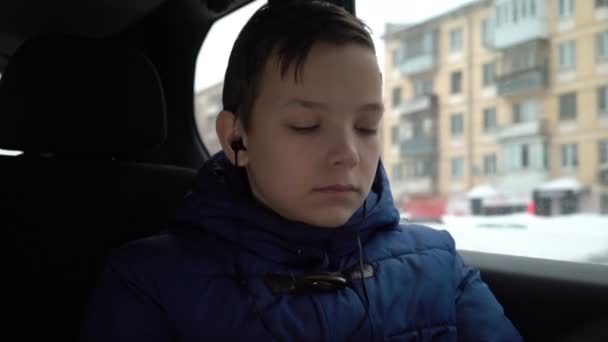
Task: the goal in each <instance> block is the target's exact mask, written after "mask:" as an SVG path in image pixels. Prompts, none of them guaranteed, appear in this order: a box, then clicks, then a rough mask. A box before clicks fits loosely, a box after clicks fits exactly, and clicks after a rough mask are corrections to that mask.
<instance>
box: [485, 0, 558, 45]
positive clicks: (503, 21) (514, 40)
mask: <svg viewBox="0 0 608 342" xmlns="http://www.w3.org/2000/svg"><path fill="white" fill-rule="evenodd" d="M510 3H511V0H497V1H496V4H495V7H496V8H497V9H498V10H497V13H500V15H499V18H498V20H497V21H498V24H497V25H496V27H495V29H494V47H495V48H497V49H505V48H508V47H511V46H514V45H517V44H521V43H523V42H526V41H530V40H534V39H546V38H548V37H549V29H548V27H549V25H548V19H547V8H546V1H536V2H535V5H536V7H535V9H534V15H531V14H530V13H528V15H527V16H525V17H523V18H522V17H517V18H516V19H515V20H514V18H513V15H512V12H511V11H508V13H509V14H508V15H504V14H505V13H507V12H506V11H505V6H510Z"/></svg>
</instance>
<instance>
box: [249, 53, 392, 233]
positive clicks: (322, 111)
mask: <svg viewBox="0 0 608 342" xmlns="http://www.w3.org/2000/svg"><path fill="white" fill-rule="evenodd" d="M301 76H302V78H301V79H299V80H298V81H297V82H296V81H295V79H294V71H293V66H292V68H291V69H290V70H289V71H288V72H287V74H286V76H285V77H284V78H281V73H280V69H279V65H278V62H277V60H276V58H271V59H270V60H269V62H268V63H267V65H266V67H265V69H264V71H263V74H262V77H261V79H260V83H259V84H260V87H259V92H258V96H257V98H256V101H255V105H254V108H253V112H252V118H251V121H250V122H251V125H250V128H249V131H248V132H246V133H244V132H243V131H242V130H241V132H243V133H242V134H243V141H244V145H245V146H246V147H247V151H241V152H239V164H240V165H241V166H243V165H244V166H246V168H247V173H248V177H249V181H250V184H251V189H252V192H253V194H254V195H255V196H256V198H257V199H258V200H259V201H261V202H262V203H264V204H265V205H267V206H268V207H270V208H271V209H273V210H274V211H275V212H277V213H278V214H279V215H281V216H283V217H284V218H287V219H289V220H293V221H299V222H304V223H307V224H311V225H316V226H321V227H328V228H330V227H339V226H341V225H343V224H344V223H346V221H347V220H348V219H349V218H350V217H351V216H352V214H353V213H354V212H355V211H356V210H357V208H359V207H360V206H361V205H362V203H363V200H364V199H365V197H366V196H367V194H368V192H369V191H370V188H371V184H372V181H373V178H374V175H375V172H376V168H377V165H378V160H379V158H380V139H379V135H378V134H379V133H378V132H379V124H380V119H381V117H382V114H383V106H382V80H381V74H380V70H379V68H378V64H377V61H376V57H375V55H374V54H373V52H372V51H371V50H369V49H368V48H365V47H362V46H359V45H355V44H348V45H344V46H337V45H331V44H326V43H316V44H315V45H314V46H313V48H312V49H311V51H310V54H309V55H308V57H307V59H306V61H305V63H304V65H303V67H302V74H301ZM241 158H242V159H241ZM241 160H242V161H243V162H241Z"/></svg>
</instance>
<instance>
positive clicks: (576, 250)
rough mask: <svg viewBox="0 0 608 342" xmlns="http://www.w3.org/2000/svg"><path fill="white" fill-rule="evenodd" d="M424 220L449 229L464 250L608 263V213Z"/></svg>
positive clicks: (445, 217) (432, 224) (431, 224)
mask: <svg viewBox="0 0 608 342" xmlns="http://www.w3.org/2000/svg"><path fill="white" fill-rule="evenodd" d="M421 224H424V225H427V226H429V227H432V228H435V229H445V230H447V231H449V232H450V234H452V236H453V237H454V239H455V240H456V247H457V248H458V249H461V250H472V251H480V252H488V253H498V254H509V255H518V256H527V257H534V258H544V259H554V260H563V261H575V262H592V263H600V264H605V265H608V216H606V215H604V216H601V215H593V214H576V215H569V216H561V217H539V216H532V215H529V214H514V215H505V216H444V217H443V224H438V223H421Z"/></svg>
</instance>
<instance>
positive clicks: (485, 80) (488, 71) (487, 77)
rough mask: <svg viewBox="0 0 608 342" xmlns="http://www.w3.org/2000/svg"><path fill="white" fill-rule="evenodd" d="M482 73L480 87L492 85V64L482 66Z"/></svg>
mask: <svg viewBox="0 0 608 342" xmlns="http://www.w3.org/2000/svg"><path fill="white" fill-rule="evenodd" d="M482 73H483V77H482V80H481V85H482V86H483V87H487V86H490V85H492V84H494V63H485V64H484V65H482Z"/></svg>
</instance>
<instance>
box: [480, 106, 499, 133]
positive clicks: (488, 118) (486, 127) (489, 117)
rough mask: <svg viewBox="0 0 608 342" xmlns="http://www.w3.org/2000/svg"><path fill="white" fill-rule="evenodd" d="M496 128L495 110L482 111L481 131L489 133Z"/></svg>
mask: <svg viewBox="0 0 608 342" xmlns="http://www.w3.org/2000/svg"><path fill="white" fill-rule="evenodd" d="M495 128H496V108H486V109H484V110H483V131H484V132H489V131H492V130H494V129H495Z"/></svg>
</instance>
